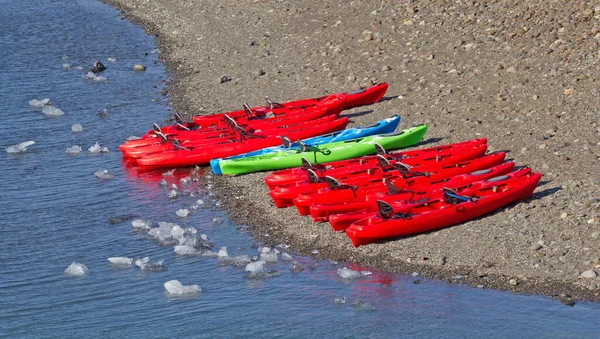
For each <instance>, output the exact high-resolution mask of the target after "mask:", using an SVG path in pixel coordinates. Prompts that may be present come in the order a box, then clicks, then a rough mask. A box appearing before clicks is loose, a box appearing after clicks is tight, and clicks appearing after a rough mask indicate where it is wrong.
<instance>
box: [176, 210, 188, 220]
mask: <svg viewBox="0 0 600 339" xmlns="http://www.w3.org/2000/svg"><path fill="white" fill-rule="evenodd" d="M175 214H177V216H178V217H180V218H185V217H187V216H188V214H190V210H188V209H187V208H180V209H178V210H177V212H175Z"/></svg>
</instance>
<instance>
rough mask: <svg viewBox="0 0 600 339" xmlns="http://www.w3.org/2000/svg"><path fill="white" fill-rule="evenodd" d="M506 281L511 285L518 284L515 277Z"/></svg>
mask: <svg viewBox="0 0 600 339" xmlns="http://www.w3.org/2000/svg"><path fill="white" fill-rule="evenodd" d="M508 283H509V284H510V285H511V286H517V285H518V284H519V281H518V280H517V279H510V280H509V281H508Z"/></svg>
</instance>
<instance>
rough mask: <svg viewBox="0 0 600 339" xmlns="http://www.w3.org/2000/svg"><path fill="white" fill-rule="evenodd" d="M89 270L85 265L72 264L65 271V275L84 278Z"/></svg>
mask: <svg viewBox="0 0 600 339" xmlns="http://www.w3.org/2000/svg"><path fill="white" fill-rule="evenodd" d="M88 271H89V270H88V268H87V266H85V265H84V264H80V263H78V262H72V263H71V265H69V267H67V268H66V269H65V274H66V275H69V276H72V277H82V276H84V275H86V274H87V273H88Z"/></svg>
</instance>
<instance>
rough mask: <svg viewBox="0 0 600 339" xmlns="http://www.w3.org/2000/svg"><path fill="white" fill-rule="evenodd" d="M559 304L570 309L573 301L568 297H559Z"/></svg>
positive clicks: (573, 304)
mask: <svg viewBox="0 0 600 339" xmlns="http://www.w3.org/2000/svg"><path fill="white" fill-rule="evenodd" d="M560 302H561V303H562V304H564V305H567V306H571V307H573V306H575V301H574V300H573V299H571V298H570V297H561V298H560Z"/></svg>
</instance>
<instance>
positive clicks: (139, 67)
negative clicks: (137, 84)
mask: <svg viewBox="0 0 600 339" xmlns="http://www.w3.org/2000/svg"><path fill="white" fill-rule="evenodd" d="M133 70H134V71H136V72H143V71H145V70H146V66H144V65H140V64H135V65H133Z"/></svg>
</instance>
